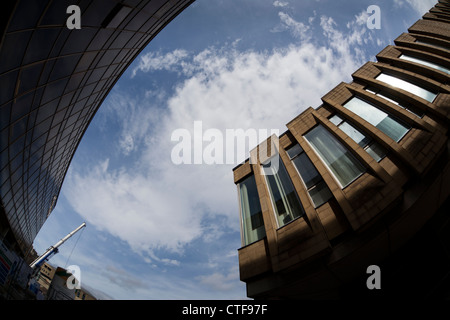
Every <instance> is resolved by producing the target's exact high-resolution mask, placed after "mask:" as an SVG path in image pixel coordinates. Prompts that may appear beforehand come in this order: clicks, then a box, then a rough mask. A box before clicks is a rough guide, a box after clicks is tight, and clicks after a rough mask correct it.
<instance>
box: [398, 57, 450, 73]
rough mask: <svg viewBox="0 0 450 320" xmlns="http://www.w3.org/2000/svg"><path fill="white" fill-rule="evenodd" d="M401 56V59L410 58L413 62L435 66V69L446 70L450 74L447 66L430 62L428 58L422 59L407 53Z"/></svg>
mask: <svg viewBox="0 0 450 320" xmlns="http://www.w3.org/2000/svg"><path fill="white" fill-rule="evenodd" d="M399 58H400V59H404V60H408V61H411V62H415V63H418V64H422V65H424V66H427V67H430V68H433V69H436V70H439V71H442V72H445V73H446V74H450V70H449V69H447V68H445V67H443V66H441V65H439V64H436V63H433V62H430V61H426V60H422V59H419V58H415V57H411V56H408V55H405V54H402V55H401V56H400V57H399Z"/></svg>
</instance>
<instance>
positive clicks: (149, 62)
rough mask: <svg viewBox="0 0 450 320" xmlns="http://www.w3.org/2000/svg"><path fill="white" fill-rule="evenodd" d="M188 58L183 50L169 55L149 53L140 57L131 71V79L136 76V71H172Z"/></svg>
mask: <svg viewBox="0 0 450 320" xmlns="http://www.w3.org/2000/svg"><path fill="white" fill-rule="evenodd" d="M187 56H188V53H187V52H186V51H185V50H174V51H173V52H170V53H169V54H164V55H162V54H161V53H155V52H149V53H147V54H144V55H142V56H140V58H139V59H140V61H139V64H138V66H137V67H135V68H134V69H133V72H132V75H131V77H132V78H133V77H134V76H136V74H137V72H138V71H143V72H149V71H156V70H166V71H173V69H172V68H173V67H174V66H177V65H179V63H180V62H181V61H182V60H183V59H184V58H186V57H187Z"/></svg>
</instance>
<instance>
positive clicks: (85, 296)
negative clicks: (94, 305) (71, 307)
mask: <svg viewBox="0 0 450 320" xmlns="http://www.w3.org/2000/svg"><path fill="white" fill-rule="evenodd" d="M75 300H97V299H96V298H95V297H94V295H93V294H91V293H90V292H89V291H87V290H86V289H83V288H81V289H75Z"/></svg>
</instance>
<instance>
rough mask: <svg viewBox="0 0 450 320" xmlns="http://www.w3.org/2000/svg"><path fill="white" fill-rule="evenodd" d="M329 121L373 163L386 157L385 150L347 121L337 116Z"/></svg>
mask: <svg viewBox="0 0 450 320" xmlns="http://www.w3.org/2000/svg"><path fill="white" fill-rule="evenodd" d="M330 121H331V122H332V123H334V124H335V125H336V126H337V127H339V128H340V129H341V130H342V131H344V132H345V133H346V134H347V135H348V136H349V137H350V138H352V139H353V140H354V141H355V142H356V143H357V144H359V145H360V146H361V147H362V148H364V150H366V152H367V153H368V154H370V156H371V157H372V158H374V159H375V161H377V162H378V161H380V160H381V159H383V158H384V156H385V155H386V150H385V149H384V148H383V147H382V146H381V145H380V144H379V143H377V142H376V141H373V139H372V138H370V137H368V136H366V135H365V134H364V133H362V132H361V131H359V130H358V129H356V128H355V127H354V126H353V125H351V124H350V123H349V122H348V121H346V120H344V119H343V118H341V117H340V116H339V115H337V114H336V115H334V116H332V117H331V118H330Z"/></svg>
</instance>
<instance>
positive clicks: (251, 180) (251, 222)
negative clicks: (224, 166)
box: [238, 175, 266, 245]
mask: <svg viewBox="0 0 450 320" xmlns="http://www.w3.org/2000/svg"><path fill="white" fill-rule="evenodd" d="M238 189H239V197H240V204H241V206H240V209H241V219H242V235H243V242H244V243H243V244H244V245H248V244H250V243H252V242H255V241H258V240H261V239H262V238H264V237H265V236H266V229H265V228H264V220H263V216H262V211H261V204H260V202H259V196H258V190H257V189H256V181H255V176H254V175H251V176H249V177H248V178H246V179H245V180H244V181H242V182H240V183H239V184H238Z"/></svg>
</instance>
